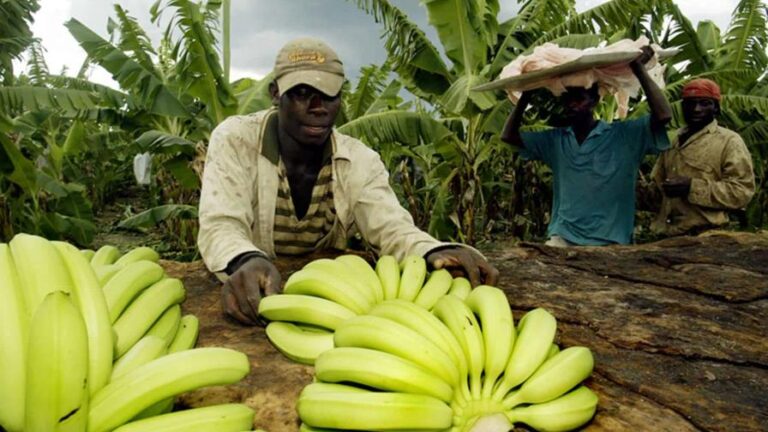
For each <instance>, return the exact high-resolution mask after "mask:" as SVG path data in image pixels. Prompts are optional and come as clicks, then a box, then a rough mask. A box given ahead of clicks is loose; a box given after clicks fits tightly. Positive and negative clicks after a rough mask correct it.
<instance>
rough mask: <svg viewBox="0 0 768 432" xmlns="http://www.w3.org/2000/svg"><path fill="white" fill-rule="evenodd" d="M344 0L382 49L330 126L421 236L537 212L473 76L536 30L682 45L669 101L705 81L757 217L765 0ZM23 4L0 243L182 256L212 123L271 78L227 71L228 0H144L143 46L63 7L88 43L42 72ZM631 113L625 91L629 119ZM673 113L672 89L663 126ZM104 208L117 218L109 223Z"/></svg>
mask: <svg viewBox="0 0 768 432" xmlns="http://www.w3.org/2000/svg"><path fill="white" fill-rule="evenodd" d="M349 3H351V4H350V7H358V8H360V9H362V10H364V11H365V12H367V13H368V14H369V15H370V16H371V18H372V21H375V22H376V23H378V25H380V26H381V28H382V29H383V31H384V36H383V45H384V47H385V49H386V51H387V53H388V56H389V58H388V60H387V61H386V63H385V64H383V65H371V66H368V67H365V68H363V69H362V71H361V73H360V78H359V80H358V81H357V82H356V83H350V84H348V85H347V87H346V88H345V93H344V110H343V113H342V115H341V116H340V117H339V119H338V124H337V126H338V128H339V130H340V131H341V132H343V133H347V134H350V135H353V136H357V137H359V138H360V139H362V140H363V141H364V142H366V143H367V144H368V145H370V146H371V147H373V148H375V149H376V150H378V151H379V152H380V153H381V154H382V156H383V158H384V161H385V163H386V164H387V166H388V168H389V169H390V172H391V174H392V176H393V178H394V179H396V180H397V181H394V182H393V185H394V186H395V188H396V192H397V193H398V194H399V196H400V197H401V200H402V202H403V204H404V205H405V206H406V207H407V208H408V209H409V210H410V211H411V213H412V214H413V216H414V219H415V220H416V222H417V224H419V225H420V226H421V227H423V228H425V229H428V230H429V231H430V232H431V233H432V234H434V235H435V236H437V237H439V238H442V239H456V240H460V241H466V242H470V243H479V242H483V241H486V240H490V239H493V238H502V237H510V236H513V237H515V238H520V239H536V238H540V237H541V236H542V235H543V233H544V230H545V228H546V224H547V221H548V212H549V205H550V201H551V178H550V173H549V170H548V169H547V168H546V167H544V166H541V165H538V164H535V163H526V162H523V161H522V160H521V158H520V157H519V156H518V155H517V154H516V153H515V151H514V150H513V149H512V148H510V147H509V146H507V145H505V144H504V143H502V142H501V141H500V140H499V138H498V134H499V132H500V131H501V127H502V124H503V121H504V119H505V117H506V115H507V114H508V113H509V111H510V110H511V104H510V103H509V102H508V100H507V99H506V97H505V95H504V94H503V93H502V92H497V93H478V92H472V91H470V89H471V88H472V87H474V86H476V85H479V84H482V83H485V82H488V81H491V80H493V79H494V78H496V76H498V74H499V72H500V71H501V68H502V67H503V66H505V65H506V64H508V63H509V62H510V61H512V60H513V59H514V58H516V57H517V56H519V55H522V54H527V53H529V52H530V51H531V50H532V49H533V48H534V47H536V46H539V45H541V44H543V43H545V42H556V43H558V44H560V45H561V46H568V47H575V48H586V47H590V46H596V45H598V44H600V43H603V42H612V41H616V40H618V39H621V38H637V37H639V36H646V37H648V38H649V39H650V40H652V41H653V42H656V43H658V44H659V45H661V46H664V47H671V46H678V47H680V48H682V50H681V52H680V53H679V54H677V55H676V56H675V57H673V58H671V59H670V60H669V61H668V62H667V65H668V68H667V76H666V80H667V83H668V86H667V88H666V89H665V92H666V94H667V96H668V97H669V99H670V100H671V101H677V100H678V99H679V94H680V89H681V87H682V85H683V83H684V82H686V81H687V80H689V79H690V78H693V77H711V78H714V79H716V80H717V81H718V82H719V83H720V84H721V87H722V89H723V93H724V96H723V101H722V107H723V114H722V116H721V118H720V121H721V122H722V123H723V124H724V125H725V126H727V127H729V128H731V129H733V130H736V131H738V132H739V133H740V134H741V135H742V137H744V139H745V141H746V142H747V144H748V146H749V148H750V150H751V152H752V155H753V158H754V162H755V171H756V174H757V178H758V183H759V185H758V191H757V194H756V196H755V198H754V199H753V200H752V202H751V203H750V205H749V207H748V209H747V212H746V214H744V215H742V218H741V219H742V221H741V226H740V227H741V229H750V230H753V229H759V228H764V227H766V226H768V123H766V117H767V114H768V84H767V83H766V74H765V72H764V71H765V70H766V69H767V66H768V56H767V55H766V44H768V24H767V23H766V20H767V19H768V7H766V5H765V4H764V3H763V2H761V1H760V0H741V1H740V2H739V4H738V5H737V7H736V9H735V10H734V11H733V15H732V19H731V22H730V25H729V26H728V28H727V29H724V30H721V29H719V28H717V26H715V25H714V24H713V23H712V22H709V21H703V22H701V23H699V25H698V27H696V28H694V26H693V25H692V24H691V22H690V21H689V20H688V19H687V18H686V17H685V16H684V15H683V14H682V13H681V12H680V10H679V9H678V7H677V6H676V5H675V4H674V2H673V1H672V0H650V1H645V2H636V1H631V0H612V1H608V2H606V3H603V4H601V5H599V6H597V7H595V8H592V9H590V10H587V11H584V12H582V13H578V12H577V11H576V9H575V0H525V1H520V11H519V13H518V14H517V15H516V16H515V17H513V18H511V19H509V20H507V21H499V18H498V13H499V1H498V0H469V1H465V2H452V1H448V0H424V1H422V3H423V6H424V7H425V8H426V10H427V13H428V16H429V22H430V25H432V26H434V27H435V29H436V31H437V35H438V39H439V40H437V41H431V40H429V39H428V38H427V37H426V36H425V33H424V31H423V29H420V28H418V26H416V25H415V24H414V23H413V22H412V21H411V20H410V19H409V17H408V16H406V15H405V14H404V13H403V12H402V11H401V10H399V9H398V8H396V7H395V6H393V5H392V4H391V3H390V2H389V1H387V0H355V1H351V0H350V1H349ZM38 7H39V6H38V4H37V2H36V1H35V0H10V1H4V2H1V3H0V21H2V22H6V23H12V25H9V26H3V28H2V29H0V82H1V83H2V87H0V241H7V240H8V239H10V238H11V237H12V236H13V235H14V234H15V233H18V232H29V233H38V234H42V235H45V236H46V237H48V238H61V239H66V240H70V241H73V242H76V243H77V244H79V245H81V246H84V247H85V246H91V245H92V244H93V243H94V238H95V236H96V235H97V233H99V232H103V231H105V230H109V229H113V230H115V229H130V230H143V231H144V232H145V233H147V231H146V230H150V231H149V232H151V233H152V235H153V242H154V241H157V242H159V243H161V244H162V246H158V245H157V244H155V247H157V248H158V249H160V250H161V251H162V250H164V251H166V252H173V253H175V254H176V256H181V257H185V258H191V257H193V256H194V255H195V252H194V250H195V246H194V243H195V235H196V231H197V225H196V224H197V222H196V204H197V196H198V190H199V184H200V181H199V176H200V173H201V168H202V164H203V161H204V158H205V149H206V145H207V142H208V139H209V137H210V133H211V131H212V130H213V128H214V127H215V126H216V125H217V124H218V123H219V122H221V121H222V120H223V119H224V118H226V117H227V116H229V115H233V114H244V113H249V112H255V111H258V110H260V109H263V108H265V107H267V106H269V104H270V100H269V97H268V94H267V91H266V86H267V84H268V82H269V80H270V77H265V78H264V79H262V80H250V79H242V80H239V81H235V82H230V81H229V79H228V71H229V48H228V46H229V44H228V38H229V36H228V29H229V17H228V2H227V1H214V0H208V1H192V0H159V1H157V2H156V3H155V4H154V5H153V7H152V8H151V10H149V11H147V12H146V13H148V14H149V15H150V16H151V19H152V21H153V22H154V23H155V24H157V25H161V26H164V28H165V31H164V32H163V36H162V38H161V40H160V41H159V43H158V44H157V45H153V43H152V41H151V40H150V39H149V37H148V36H147V33H146V31H145V30H144V29H142V28H141V26H139V24H138V22H137V20H136V19H135V18H134V17H133V16H131V15H129V13H128V12H127V11H125V10H124V9H123V8H122V7H120V6H119V5H115V6H114V16H113V17H111V18H109V21H108V28H109V31H110V34H109V38H108V39H105V38H103V37H101V36H99V35H98V34H96V33H95V32H93V31H92V30H91V29H89V28H88V27H86V26H85V25H83V24H82V23H80V22H79V21H77V20H76V19H72V20H70V21H69V22H67V23H66V26H67V28H68V30H69V31H70V33H71V35H72V37H74V38H75V39H76V40H77V41H78V43H79V44H80V46H81V47H82V48H83V50H84V51H85V52H86V53H87V54H88V59H87V62H86V64H84V65H83V67H82V68H81V69H80V70H79V71H77V73H76V74H74V75H69V74H67V73H66V71H65V72H62V73H60V74H55V73H51V72H50V71H49V70H48V67H47V65H46V63H45V59H44V57H43V55H42V50H41V48H40V46H39V44H38V43H37V42H35V40H34V38H33V36H32V34H31V31H30V29H29V25H30V23H31V22H32V14H33V13H34V11H36V10H37V9H38ZM372 31H374V30H372ZM219 47H221V51H220V50H219ZM22 53H26V58H27V60H28V66H27V69H26V70H25V71H23V72H21V73H19V72H18V71H14V70H13V68H12V63H11V61H12V60H13V59H16V58H19V56H20V55H21V54H22ZM89 67H101V68H103V69H105V70H107V71H108V72H109V73H110V74H111V75H112V76H113V78H114V79H115V81H116V82H117V83H118V84H119V86H120V90H114V89H111V88H108V87H105V86H102V85H99V84H95V83H93V82H90V81H88V80H87V79H85V78H84V77H85V76H86V71H87V70H88V68H89ZM540 102H543V99H542V100H540ZM614 106H615V105H614V101H613V100H611V99H610V98H609V99H607V100H605V101H604V102H603V106H602V107H601V112H602V113H603V114H604V115H605V116H606V117H610V116H611V115H612V112H613V111H614ZM646 111H647V106H645V104H644V102H643V101H642V100H635V101H632V103H631V106H630V117H632V116H638V115H642V114H643V113H645V112H646ZM528 115H529V118H528V119H527V121H526V124H527V125H529V126H528V127H530V128H542V127H545V126H546V125H547V124H548V123H549V122H551V121H552V120H553V119H550V118H547V117H545V116H543V115H542V114H541V113H540V112H537V110H536V109H535V108H534V109H531V110H529V112H528ZM681 120H682V117H681V115H680V109H679V103H678V104H677V105H676V118H675V122H674V123H675V124H673V126H675V127H676V126H679V125H680V122H681ZM142 152H149V153H150V154H151V155H152V159H153V178H152V183H151V184H150V185H149V186H147V187H144V188H141V187H138V186H136V185H135V184H134V183H135V182H134V180H133V175H132V170H131V165H132V161H133V157H134V156H135V155H136V154H138V153H142ZM651 162H652V161H649V163H648V164H647V166H645V167H644V168H643V170H644V172H643V173H642V174H643V176H645V177H647V174H648V171H649V170H650V167H651ZM641 196H642V194H641ZM641 204H642V203H641ZM641 206H642V205H641ZM105 214H113V215H114V214H116V215H118V216H119V219H120V223H119V227H118V225H117V224H114V226H113V225H111V224H109V223H105V220H104V215H105ZM639 220H640V221H641V222H642V220H643V219H642V218H640V219H639ZM97 221H98V222H97Z"/></svg>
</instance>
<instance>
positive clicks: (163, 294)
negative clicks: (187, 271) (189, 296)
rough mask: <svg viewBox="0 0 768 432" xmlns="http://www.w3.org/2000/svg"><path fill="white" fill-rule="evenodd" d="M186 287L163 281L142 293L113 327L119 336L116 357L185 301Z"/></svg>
mask: <svg viewBox="0 0 768 432" xmlns="http://www.w3.org/2000/svg"><path fill="white" fill-rule="evenodd" d="M184 295H185V293H184V285H182V283H181V281H180V280H178V279H172V278H168V279H163V280H161V281H160V282H157V283H156V284H154V285H152V286H151V287H149V288H147V289H146V290H144V292H142V293H141V294H140V295H139V296H138V297H136V300H134V301H133V303H131V304H130V306H128V308H127V309H126V310H125V312H123V314H122V315H121V316H120V318H118V319H117V321H115V324H114V325H113V326H112V328H113V329H114V331H115V333H116V334H117V342H116V343H115V354H116V357H120V356H122V355H123V354H125V352H126V351H128V349H129V348H130V347H132V346H133V344H135V343H136V341H138V340H139V339H141V337H142V336H144V334H145V333H146V332H147V330H149V328H150V327H152V325H153V324H154V323H155V321H157V319H158V318H159V317H160V316H161V315H162V314H163V312H164V311H165V310H166V309H168V308H169V307H171V306H173V305H175V304H178V303H181V302H182V301H184Z"/></svg>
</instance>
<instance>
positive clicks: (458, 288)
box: [448, 277, 472, 300]
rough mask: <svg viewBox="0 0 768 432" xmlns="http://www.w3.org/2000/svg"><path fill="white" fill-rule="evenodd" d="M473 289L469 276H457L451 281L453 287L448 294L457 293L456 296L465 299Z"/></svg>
mask: <svg viewBox="0 0 768 432" xmlns="http://www.w3.org/2000/svg"><path fill="white" fill-rule="evenodd" d="M471 291H472V285H471V284H470V282H469V280H468V279H467V278H463V277H457V278H454V279H453V282H452V283H451V289H450V291H448V294H451V295H455V296H456V297H458V298H460V299H462V300H464V299H466V298H467V296H468V295H469V293H470V292H471Z"/></svg>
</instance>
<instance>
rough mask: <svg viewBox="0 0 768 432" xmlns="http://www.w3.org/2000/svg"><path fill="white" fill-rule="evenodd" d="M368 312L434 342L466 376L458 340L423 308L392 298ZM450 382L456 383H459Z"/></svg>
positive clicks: (465, 363) (465, 366) (465, 361)
mask: <svg viewBox="0 0 768 432" xmlns="http://www.w3.org/2000/svg"><path fill="white" fill-rule="evenodd" d="M369 314H370V315H374V316H379V317H382V318H387V319H389V320H392V321H395V322H397V323H399V324H402V325H404V326H406V327H408V328H410V329H411V330H413V331H415V332H417V333H419V334H421V335H422V336H424V337H426V338H427V339H429V340H430V341H432V342H434V343H435V345H437V346H438V347H439V348H441V349H442V350H443V351H445V352H446V353H447V354H448V355H449V357H450V358H451V360H452V362H453V364H454V366H455V367H456V369H457V370H458V376H462V377H466V376H467V360H466V358H465V357H464V351H463V350H462V349H461V345H459V341H457V340H456V338H455V337H454V336H453V334H452V333H451V331H450V330H449V329H448V327H446V326H445V324H443V323H442V322H441V321H440V320H439V319H437V317H435V316H434V315H433V314H431V313H429V312H428V311H427V310H425V309H424V308H422V307H419V306H416V305H415V304H413V303H411V302H409V301H405V300H400V299H394V300H387V301H385V302H384V303H382V304H380V305H378V306H376V307H375V308H373V309H372V310H371V311H370V312H369ZM451 384H453V385H458V384H459V383H458V382H456V383H451Z"/></svg>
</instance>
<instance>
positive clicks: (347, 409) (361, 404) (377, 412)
mask: <svg viewBox="0 0 768 432" xmlns="http://www.w3.org/2000/svg"><path fill="white" fill-rule="evenodd" d="M297 409H298V412H299V417H300V418H301V421H302V422H304V423H306V424H307V425H309V426H311V427H315V428H339V429H346V430H350V429H351V430H367V431H371V430H391V429H447V428H449V427H451V423H452V422H453V411H452V410H451V408H450V407H449V406H448V405H446V404H445V403H444V402H442V401H440V400H439V399H436V398H433V397H431V396H426V395H416V394H407V393H391V392H369V391H366V392H360V393H350V392H327V393H310V394H305V393H303V392H302V394H301V396H299V401H298V403H297Z"/></svg>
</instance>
